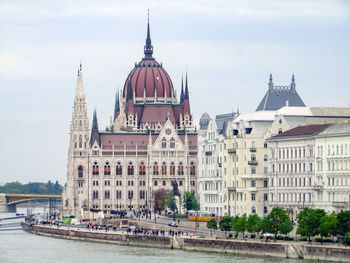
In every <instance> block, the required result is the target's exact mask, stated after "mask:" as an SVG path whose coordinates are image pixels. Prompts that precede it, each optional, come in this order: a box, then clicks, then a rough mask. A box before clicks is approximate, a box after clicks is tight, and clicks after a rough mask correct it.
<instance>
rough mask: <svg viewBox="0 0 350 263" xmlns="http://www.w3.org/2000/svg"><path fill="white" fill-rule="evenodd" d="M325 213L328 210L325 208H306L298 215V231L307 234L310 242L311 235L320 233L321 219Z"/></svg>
mask: <svg viewBox="0 0 350 263" xmlns="http://www.w3.org/2000/svg"><path fill="white" fill-rule="evenodd" d="M325 215H326V212H325V211H324V210H323V209H312V208H304V210H303V211H302V212H300V214H299V215H298V224H299V226H298V229H297V233H298V234H300V235H303V236H307V237H308V240H309V243H311V237H313V236H316V235H318V234H319V233H320V224H321V219H322V218H323V217H324V216H325Z"/></svg>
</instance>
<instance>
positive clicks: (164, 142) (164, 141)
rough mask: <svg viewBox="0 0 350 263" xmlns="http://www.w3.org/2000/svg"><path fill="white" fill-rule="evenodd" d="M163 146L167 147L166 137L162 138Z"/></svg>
mask: <svg viewBox="0 0 350 263" xmlns="http://www.w3.org/2000/svg"><path fill="white" fill-rule="evenodd" d="M162 148H163V149H164V148H166V139H165V138H163V139H162Z"/></svg>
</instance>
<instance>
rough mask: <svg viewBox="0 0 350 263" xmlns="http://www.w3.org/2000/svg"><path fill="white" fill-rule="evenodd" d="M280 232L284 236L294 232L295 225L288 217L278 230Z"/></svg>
mask: <svg viewBox="0 0 350 263" xmlns="http://www.w3.org/2000/svg"><path fill="white" fill-rule="evenodd" d="M278 230H279V232H280V233H281V234H284V235H286V236H287V235H288V233H290V232H292V230H293V223H292V221H291V220H290V218H289V217H288V218H287V219H286V220H285V221H284V222H282V223H281V224H280V226H279V228H278Z"/></svg>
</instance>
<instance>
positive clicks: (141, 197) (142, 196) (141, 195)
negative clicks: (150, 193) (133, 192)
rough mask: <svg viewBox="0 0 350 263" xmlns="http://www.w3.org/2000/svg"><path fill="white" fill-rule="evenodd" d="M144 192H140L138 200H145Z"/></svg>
mask: <svg viewBox="0 0 350 263" xmlns="http://www.w3.org/2000/svg"><path fill="white" fill-rule="evenodd" d="M145 196H146V192H145V191H144V190H141V191H140V199H145Z"/></svg>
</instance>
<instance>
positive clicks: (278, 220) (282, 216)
mask: <svg viewBox="0 0 350 263" xmlns="http://www.w3.org/2000/svg"><path fill="white" fill-rule="evenodd" d="M288 218H289V216H288V214H287V212H286V211H285V210H283V209H282V208H280V207H278V206H276V207H274V208H272V210H271V212H270V213H269V214H268V215H267V216H266V218H265V220H264V228H265V231H267V232H270V233H272V234H274V235H275V240H276V238H277V234H278V231H279V229H280V225H281V224H282V223H283V222H284V221H286V220H287V219H288Z"/></svg>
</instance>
